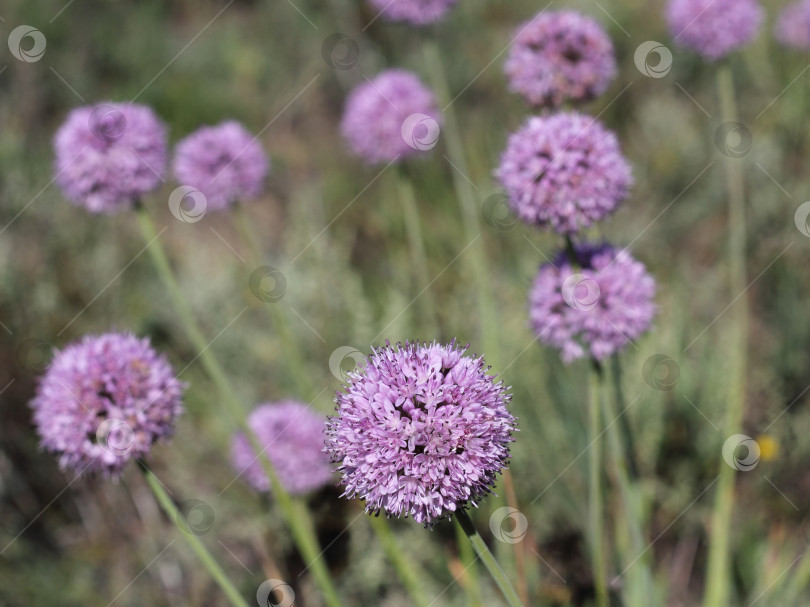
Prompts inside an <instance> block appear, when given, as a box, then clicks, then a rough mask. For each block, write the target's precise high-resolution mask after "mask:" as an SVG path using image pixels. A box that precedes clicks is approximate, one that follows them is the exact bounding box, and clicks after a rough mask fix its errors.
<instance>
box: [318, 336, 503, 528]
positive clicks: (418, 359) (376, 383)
mask: <svg viewBox="0 0 810 607" xmlns="http://www.w3.org/2000/svg"><path fill="white" fill-rule="evenodd" d="M465 350H466V348H459V347H457V346H456V344H455V342H452V343H450V344H449V345H446V346H445V345H437V344H435V343H434V344H418V343H408V342H406V343H405V345H404V346H402V345H400V344H398V345H397V346H396V347H392V346H390V345H386V347H384V348H379V349H375V350H374V351H373V353H372V355H371V356H370V357H369V358H368V359H367V361H366V363H365V367H364V369H363V370H362V371H360V372H353V373H350V374H349V382H348V386H346V387H345V392H338V393H337V398H336V403H337V414H336V415H335V416H334V417H331V418H330V419H329V424H328V429H327V439H326V449H327V451H328V452H329V454H330V455H331V457H332V461H334V462H337V463H338V464H339V466H338V470H339V471H340V473H341V475H342V479H341V483H342V484H343V485H344V486H345V492H344V494H343V495H344V496H347V497H350V498H353V497H357V498H360V499H362V500H364V501H365V505H366V512H369V513H371V512H374V513H377V512H380V511H383V512H385V513H387V514H388V515H393V516H406V517H407V516H408V515H410V516H412V517H413V518H414V520H415V521H417V522H419V523H424V524H426V525H429V524H431V523H433V522H434V521H435V520H436V519H439V518H442V517H449V516H451V515H452V513H453V512H455V511H456V510H457V509H459V508H465V507H466V505H467V504H468V502H472V504H473V505H477V504H476V502H477V501H478V500H480V499H481V498H482V497H484V496H485V495H486V494H487V493H489V492H490V490H491V487H492V485H493V484H494V482H495V476H496V474H497V473H498V472H500V471H501V469H502V468H504V467H505V466H506V464H507V460H508V458H509V443H510V442H511V441H512V437H511V433H512V431H513V430H514V428H515V419H514V417H512V415H511V414H510V413H509V411H508V410H507V408H506V405H507V403H508V401H509V398H510V396H509V395H508V394H507V388H506V387H505V386H504V385H503V383H502V382H496V381H495V379H494V377H493V376H491V375H488V374H487V371H488V368H487V367H485V366H484V360H483V358H482V357H477V358H473V357H470V356H465V355H464V352H465Z"/></svg>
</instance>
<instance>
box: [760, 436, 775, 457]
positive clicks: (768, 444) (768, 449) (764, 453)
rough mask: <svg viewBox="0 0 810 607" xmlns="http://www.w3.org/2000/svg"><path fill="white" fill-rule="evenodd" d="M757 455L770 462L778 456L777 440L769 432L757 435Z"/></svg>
mask: <svg viewBox="0 0 810 607" xmlns="http://www.w3.org/2000/svg"><path fill="white" fill-rule="evenodd" d="M757 444H758V445H759V456H760V459H761V460H762V461H765V462H770V461H773V460H775V459H778V458H779V441H778V440H777V439H776V438H775V437H773V436H771V435H770V434H762V435H760V436H758V437H757Z"/></svg>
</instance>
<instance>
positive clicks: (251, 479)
mask: <svg viewBox="0 0 810 607" xmlns="http://www.w3.org/2000/svg"><path fill="white" fill-rule="evenodd" d="M248 425H249V426H250V428H251V430H253V433H254V434H255V435H256V438H257V439H258V441H259V443H260V444H261V446H262V447H263V448H264V449H265V453H266V454H267V457H268V458H269V459H270V462H271V463H272V464H273V468H274V469H275V471H276V473H277V474H278V477H279V480H280V481H281V484H282V486H283V487H284V489H285V490H286V491H287V492H288V493H291V494H293V495H300V494H303V493H307V492H309V491H313V490H315V489H319V488H320V487H323V486H324V485H327V484H329V482H330V481H331V479H332V470H331V467H330V465H329V458H328V457H327V456H326V455H325V454H324V452H323V432H324V428H325V427H326V418H324V417H323V416H321V415H319V414H318V413H316V412H315V411H313V410H312V409H311V408H310V407H309V406H307V405H305V404H303V403H298V402H295V401H282V402H279V403H268V404H264V405H259V406H258V407H256V409H254V411H253V412H252V413H251V414H250V417H249V418H248ZM231 462H232V464H233V467H234V469H236V471H237V472H239V473H241V474H244V477H245V480H247V482H248V483H249V484H250V485H251V486H253V488H255V489H257V490H258V491H270V480H269V479H268V478H267V475H266V474H265V473H264V469H263V468H262V463H261V462H260V461H259V458H258V457H257V456H256V452H255V451H254V450H253V448H252V447H251V445H250V442H249V441H248V439H247V437H246V436H245V435H244V434H241V433H239V434H237V435H236V436H235V437H234V440H233V444H232V445H231Z"/></svg>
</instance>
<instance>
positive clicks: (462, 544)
mask: <svg viewBox="0 0 810 607" xmlns="http://www.w3.org/2000/svg"><path fill="white" fill-rule="evenodd" d="M455 528H456V545H457V546H458V558H459V560H460V561H461V566H462V567H464V580H463V582H464V592H466V593H467V603H468V604H469V605H470V606H471V607H480V606H481V605H483V600H482V598H481V585H480V584H479V583H478V567H477V566H476V563H477V561H478V559H477V557H476V556H475V551H473V547H472V544H470V542H469V541H467V534H466V533H464V530H463V529H462V528H461V525H455Z"/></svg>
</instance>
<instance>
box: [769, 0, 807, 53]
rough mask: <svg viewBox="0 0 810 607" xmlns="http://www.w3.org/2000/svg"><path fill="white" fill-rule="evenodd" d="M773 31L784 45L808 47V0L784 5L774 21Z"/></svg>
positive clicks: (802, 48) (800, 47) (799, 47)
mask: <svg viewBox="0 0 810 607" xmlns="http://www.w3.org/2000/svg"><path fill="white" fill-rule="evenodd" d="M774 33H775V34H776V37H777V39H778V40H779V41H780V42H781V43H782V44H784V45H785V46H790V47H793V48H796V49H799V50H805V51H806V50H809V49H810V0H798V1H797V2H793V3H792V4H789V5H787V6H786V7H785V9H784V10H783V11H782V13H781V14H780V15H779V19H778V20H777V22H776V26H775V28H774Z"/></svg>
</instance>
